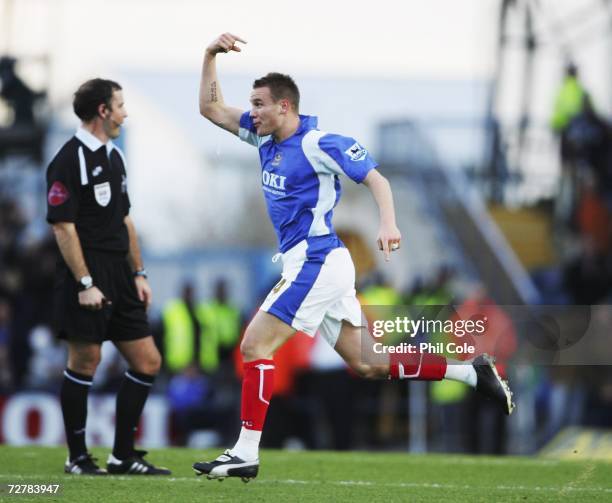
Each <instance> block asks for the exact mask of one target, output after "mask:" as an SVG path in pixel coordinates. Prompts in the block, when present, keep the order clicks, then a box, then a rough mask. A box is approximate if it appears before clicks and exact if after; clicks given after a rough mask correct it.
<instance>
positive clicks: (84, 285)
mask: <svg viewBox="0 0 612 503" xmlns="http://www.w3.org/2000/svg"><path fill="white" fill-rule="evenodd" d="M92 286H93V278H92V277H91V276H83V277H82V278H81V279H79V290H80V291H81V292H82V291H83V290H88V289H89V288H91V287H92Z"/></svg>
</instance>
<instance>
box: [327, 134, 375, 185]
mask: <svg viewBox="0 0 612 503" xmlns="http://www.w3.org/2000/svg"><path fill="white" fill-rule="evenodd" d="M319 148H320V149H321V150H322V151H323V152H325V153H326V154H327V156H323V164H324V166H325V167H326V168H327V169H328V170H329V171H330V172H331V173H334V174H336V175H340V174H345V175H346V176H348V177H349V178H350V179H351V180H353V181H354V182H357V183H361V182H363V180H364V179H365V177H366V176H367V175H368V173H369V172H370V170H371V169H374V168H376V167H377V166H378V163H377V162H376V161H375V160H374V159H373V158H372V156H371V155H370V154H369V153H368V151H367V150H366V149H365V148H364V147H362V146H361V145H360V144H359V142H357V140H355V139H354V138H351V137H349V136H341V135H337V134H324V135H323V136H321V137H320V138H319Z"/></svg>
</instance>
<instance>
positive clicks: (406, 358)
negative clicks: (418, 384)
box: [389, 353, 446, 381]
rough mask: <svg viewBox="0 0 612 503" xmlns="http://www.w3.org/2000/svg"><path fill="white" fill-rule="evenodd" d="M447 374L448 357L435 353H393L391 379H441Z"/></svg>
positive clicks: (390, 365)
mask: <svg viewBox="0 0 612 503" xmlns="http://www.w3.org/2000/svg"><path fill="white" fill-rule="evenodd" d="M444 374H446V358H444V357H443V356H440V355H435V354H433V353H417V354H410V353H391V354H390V355H389V379H414V380H419V381H439V380H441V379H444Z"/></svg>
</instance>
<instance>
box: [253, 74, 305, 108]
mask: <svg viewBox="0 0 612 503" xmlns="http://www.w3.org/2000/svg"><path fill="white" fill-rule="evenodd" d="M259 87H267V88H269V89H270V94H271V95H272V98H273V99H274V101H278V100H282V99H287V100H289V103H291V104H292V105H293V107H294V108H295V111H296V112H297V111H299V109H300V90H299V89H298V86H297V85H296V84H295V82H294V81H293V79H292V78H291V77H290V76H289V75H284V74H282V73H277V72H271V73H268V75H265V76H263V77H261V78H260V79H257V80H256V81H255V82H253V89H257V88H259Z"/></svg>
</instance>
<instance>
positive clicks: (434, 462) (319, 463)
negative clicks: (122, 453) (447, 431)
mask: <svg viewBox="0 0 612 503" xmlns="http://www.w3.org/2000/svg"><path fill="white" fill-rule="evenodd" d="M93 452H94V455H96V456H98V457H99V458H100V460H103V461H105V460H106V456H107V455H108V449H93ZM218 454H219V451H218V450H215V451H204V452H203V451H195V450H191V449H161V450H154V451H152V452H151V453H150V455H149V458H150V459H151V461H153V462H154V463H156V464H159V465H164V466H167V467H168V468H171V469H172V470H173V475H172V476H170V477H143V476H122V477H118V476H113V477H110V476H109V477H85V476H78V475H65V474H64V473H63V471H62V466H63V462H64V460H65V450H64V449H63V448H44V447H21V448H19V447H5V446H0V484H2V485H4V487H6V486H5V484H7V483H11V484H15V483H28V482H29V483H39V484H40V483H56V484H57V483H59V484H62V492H61V494H59V495H56V496H48V495H47V496H35V497H27V496H8V495H7V494H6V490H5V489H3V491H4V492H0V501H9V502H10V501H15V502H24V501H59V502H69V501H76V502H79V503H90V502H97V501H102V502H105V503H114V502H137V503H145V502H149V501H151V502H158V501H159V502H165V503H174V502H188V501H248V502H256V501H266V502H271V501H283V502H285V501H317V502H324V501H330V500H332V501H350V502H359V501H367V502H370V503H373V502H378V501H384V502H386V503H388V502H394V501H427V502H432V501H444V502H446V503H448V502H450V503H455V502H463V501H483V502H487V503H494V502H498V501H528V502H532V501H546V502H549V501H581V502H582V501H589V502H590V501H612V477H611V476H610V473H611V472H612V464H609V463H606V462H601V461H598V462H596V461H584V460H581V461H556V460H550V459H538V458H519V457H474V456H454V455H422V456H415V455H408V454H401V453H370V452H345V453H336V452H321V451H314V452H285V451H263V453H262V455H261V460H262V467H261V468H260V472H259V477H258V478H257V479H256V480H254V481H252V482H250V483H249V484H244V483H242V482H241V481H240V480H236V479H227V480H225V481H224V482H218V481H215V480H211V481H209V480H206V479H205V478H203V477H196V476H195V475H194V473H193V470H192V469H191V464H192V463H193V462H194V461H199V460H202V459H208V458H212V457H215V456H216V455H218Z"/></svg>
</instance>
